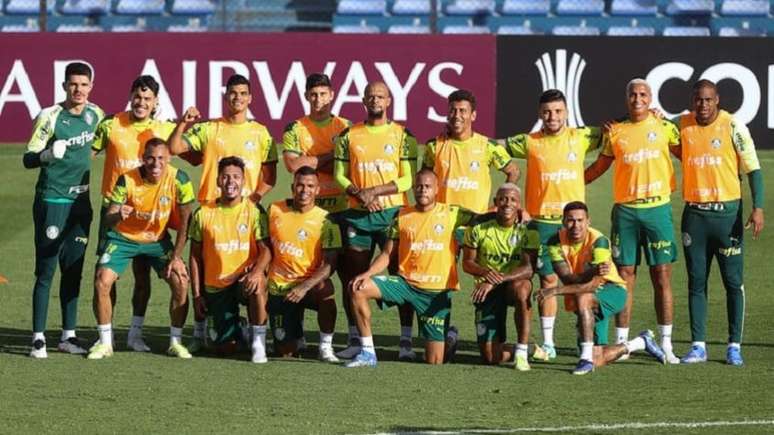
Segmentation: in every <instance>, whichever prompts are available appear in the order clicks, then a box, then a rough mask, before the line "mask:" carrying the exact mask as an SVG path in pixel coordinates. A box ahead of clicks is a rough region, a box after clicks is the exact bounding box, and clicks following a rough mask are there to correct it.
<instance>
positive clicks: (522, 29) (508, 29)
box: [497, 26, 543, 35]
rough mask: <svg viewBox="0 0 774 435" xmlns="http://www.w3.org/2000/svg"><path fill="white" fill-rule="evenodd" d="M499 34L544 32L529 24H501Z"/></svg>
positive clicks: (539, 33)
mask: <svg viewBox="0 0 774 435" xmlns="http://www.w3.org/2000/svg"><path fill="white" fill-rule="evenodd" d="M497 34H498V35H542V34H543V32H542V31H540V30H537V29H534V28H532V27H529V26H500V27H498V28H497Z"/></svg>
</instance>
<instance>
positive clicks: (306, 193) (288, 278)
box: [267, 166, 341, 362]
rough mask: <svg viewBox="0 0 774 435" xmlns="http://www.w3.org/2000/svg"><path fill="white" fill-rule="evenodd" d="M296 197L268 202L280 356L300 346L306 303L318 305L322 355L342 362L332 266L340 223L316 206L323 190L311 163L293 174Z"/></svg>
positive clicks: (272, 316) (273, 318)
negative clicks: (335, 339)
mask: <svg viewBox="0 0 774 435" xmlns="http://www.w3.org/2000/svg"><path fill="white" fill-rule="evenodd" d="M292 190H293V199H291V200H283V201H278V202H275V203H273V204H272V205H271V206H270V207H269V212H268V214H269V234H270V236H271V238H270V241H267V242H268V243H270V244H271V251H272V259H271V264H269V282H268V289H269V306H268V309H269V321H270V323H271V329H272V332H273V333H274V340H275V341H274V342H275V344H276V346H275V349H276V350H277V353H279V354H280V355H281V356H286V357H287V356H292V355H293V354H295V353H297V352H298V347H297V345H298V339H299V338H301V337H303V327H302V325H303V323H302V320H303V315H304V308H310V309H312V310H316V311H317V322H318V324H319V326H320V348H319V358H320V360H321V361H325V362H338V361H339V360H338V358H336V355H334V353H333V329H334V328H335V326H336V299H334V296H333V283H331V280H330V276H331V271H332V270H333V269H334V268H335V267H336V251H337V250H338V249H340V248H341V234H340V233H339V227H338V225H336V224H335V223H333V222H332V221H330V220H329V219H328V212H327V211H325V210H323V209H322V208H320V207H317V206H315V199H316V197H317V194H318V193H319V191H320V182H319V179H318V177H317V172H316V171H315V170H314V169H312V168H310V167H309V166H303V167H301V168H299V169H298V170H297V171H296V172H295V174H294V175H293V184H292Z"/></svg>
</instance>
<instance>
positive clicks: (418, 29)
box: [387, 24, 430, 35]
mask: <svg viewBox="0 0 774 435" xmlns="http://www.w3.org/2000/svg"><path fill="white" fill-rule="evenodd" d="M387 33H397V34H408V35H428V34H430V26H424V25H418V26H415V25H412V24H393V25H392V26H390V27H389V28H388V29H387Z"/></svg>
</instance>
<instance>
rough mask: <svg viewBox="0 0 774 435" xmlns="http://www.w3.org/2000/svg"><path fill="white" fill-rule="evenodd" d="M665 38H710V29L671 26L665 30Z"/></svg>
mask: <svg viewBox="0 0 774 435" xmlns="http://www.w3.org/2000/svg"><path fill="white" fill-rule="evenodd" d="M663 35H664V36H710V29H709V28H708V27H692V26H691V27H689V26H669V27H665V28H664V33H663Z"/></svg>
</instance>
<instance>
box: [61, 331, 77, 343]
mask: <svg viewBox="0 0 774 435" xmlns="http://www.w3.org/2000/svg"><path fill="white" fill-rule="evenodd" d="M70 338H75V329H63V330H62V337H61V338H60V339H59V341H67V340H68V339H70Z"/></svg>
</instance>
